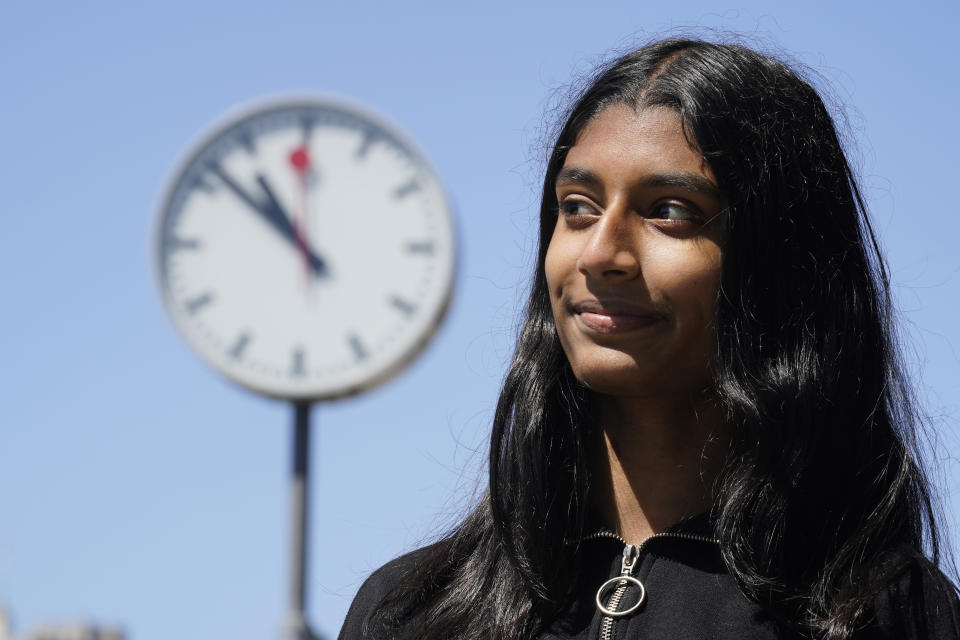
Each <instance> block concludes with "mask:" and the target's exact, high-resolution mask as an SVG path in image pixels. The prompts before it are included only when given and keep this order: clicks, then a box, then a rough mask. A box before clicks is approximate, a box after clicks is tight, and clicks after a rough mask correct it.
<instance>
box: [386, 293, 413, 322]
mask: <svg viewBox="0 0 960 640" xmlns="http://www.w3.org/2000/svg"><path fill="white" fill-rule="evenodd" d="M390 306H391V307H393V308H394V309H396V310H397V311H399V312H400V313H402V314H403V315H405V316H407V317H408V318H409V317H410V316H412V315H413V312H414V311H416V310H417V307H416V305H415V304H413V303H411V302H407V301H406V300H404V299H403V298H400V297H398V296H390Z"/></svg>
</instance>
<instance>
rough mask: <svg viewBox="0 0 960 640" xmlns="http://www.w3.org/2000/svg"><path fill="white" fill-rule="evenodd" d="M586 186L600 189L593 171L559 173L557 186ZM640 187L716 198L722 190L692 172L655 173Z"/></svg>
mask: <svg viewBox="0 0 960 640" xmlns="http://www.w3.org/2000/svg"><path fill="white" fill-rule="evenodd" d="M569 183H572V184H584V185H587V186H591V187H599V186H601V185H602V181H601V180H600V178H599V177H597V175H596V174H595V173H593V172H592V171H590V170H588V169H581V168H579V167H564V168H563V169H561V170H560V171H559V172H558V173H557V179H556V184H557V185H560V184H569ZM637 185H638V186H640V187H645V188H648V189H653V188H658V187H677V188H680V189H683V190H684V191H693V192H696V193H702V194H704V195H708V196H712V197H714V198H719V197H720V189H719V188H718V187H717V185H716V184H714V183H713V182H712V181H710V180H708V179H707V178H705V177H703V176H701V175H699V174H697V173H693V172H691V171H679V172H676V173H654V174H652V175H649V176H644V177H643V178H642V179H641V180H639V181H638V182H637Z"/></svg>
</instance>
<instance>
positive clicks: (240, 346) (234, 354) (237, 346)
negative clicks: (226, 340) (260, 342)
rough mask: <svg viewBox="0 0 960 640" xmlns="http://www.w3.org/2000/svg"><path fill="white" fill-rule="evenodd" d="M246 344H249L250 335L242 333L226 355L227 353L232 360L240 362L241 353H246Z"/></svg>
mask: <svg viewBox="0 0 960 640" xmlns="http://www.w3.org/2000/svg"><path fill="white" fill-rule="evenodd" d="M248 344H250V334H249V333H247V332H243V333H241V334H240V336H239V337H238V338H237V340H236V342H234V343H233V346H232V347H230V351H228V352H227V353H229V354H230V357H231V358H233V359H234V360H241V359H242V358H243V352H244V351H246V349H247V345H248Z"/></svg>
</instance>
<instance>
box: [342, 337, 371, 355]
mask: <svg viewBox="0 0 960 640" xmlns="http://www.w3.org/2000/svg"><path fill="white" fill-rule="evenodd" d="M347 342H349V343H350V349H352V350H353V355H354V357H355V358H356V359H357V360H366V359H367V355H368V354H367V350H366V348H364V346H363V343H362V342H360V338H358V337H357V336H355V335H354V336H350V337H349V338H348V339H347Z"/></svg>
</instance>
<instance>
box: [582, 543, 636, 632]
mask: <svg viewBox="0 0 960 640" xmlns="http://www.w3.org/2000/svg"><path fill="white" fill-rule="evenodd" d="M639 557H640V547H638V546H637V545H633V544H628V545H624V547H623V559H622V560H621V561H620V575H619V576H617V577H616V578H610V579H609V580H607V581H606V582H604V583H603V584H602V585H600V588H599V589H597V596H596V598H595V600H596V603H597V609H599V610H600V613H602V614H603V615H605V616H608V617H609V618H621V617H623V616H626V615H630V614H631V613H633V612H634V611H636V610H637V609H638V608H639V607H640V605H641V604H643V600H644V598H646V596H647V590H646V589H645V588H644V586H643V583H642V582H640V581H639V580H637V579H636V578H634V577H633V576H632V575H631V574H632V573H633V571H634V569H636V568H637V558H639ZM631 584H632V585H634V586H635V587H637V588H639V589H640V597H639V598H637V601H636V602H635V603H634V604H633V606H631V607H629V608H627V609H624V610H622V611H618V608H619V606H620V599H621V598H622V597H623V594H624V593H625V592H626V590H627V587H628V586H630V585H631ZM608 593H609V594H610V600H609V601H607V602H604V600H606V598H607V594H608Z"/></svg>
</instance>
